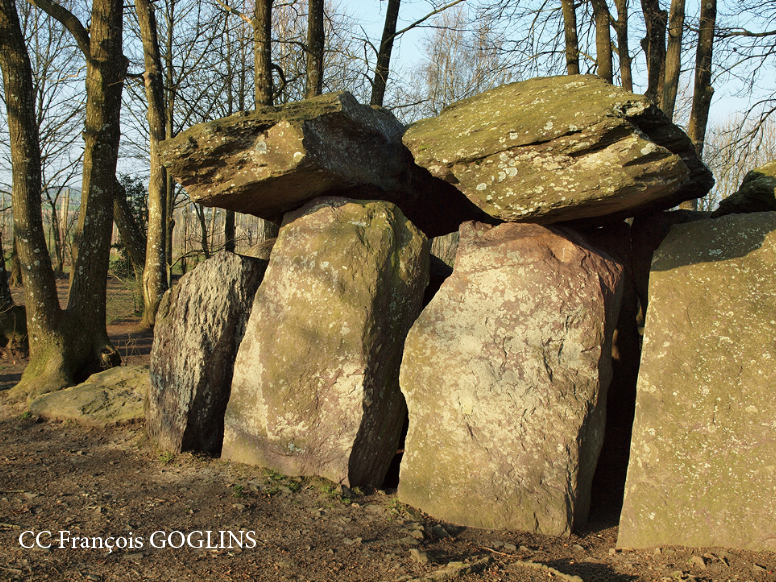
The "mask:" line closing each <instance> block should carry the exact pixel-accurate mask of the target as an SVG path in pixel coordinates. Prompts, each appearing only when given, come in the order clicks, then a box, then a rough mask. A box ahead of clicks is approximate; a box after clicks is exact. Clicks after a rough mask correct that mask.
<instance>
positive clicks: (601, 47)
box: [590, 0, 614, 83]
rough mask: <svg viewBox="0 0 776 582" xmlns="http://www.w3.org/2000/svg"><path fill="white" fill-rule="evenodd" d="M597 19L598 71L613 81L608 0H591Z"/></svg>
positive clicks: (596, 54)
mask: <svg viewBox="0 0 776 582" xmlns="http://www.w3.org/2000/svg"><path fill="white" fill-rule="evenodd" d="M590 2H591V4H592V5H593V18H594V19H595V56H596V64H597V65H598V67H597V70H596V72H597V73H598V76H599V77H601V78H602V79H603V80H604V81H606V82H608V83H612V80H613V75H614V73H613V71H612V36H611V33H610V30H609V23H610V20H611V17H610V15H609V7H608V6H607V5H606V0H590Z"/></svg>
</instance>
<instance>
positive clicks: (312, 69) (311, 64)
mask: <svg viewBox="0 0 776 582" xmlns="http://www.w3.org/2000/svg"><path fill="white" fill-rule="evenodd" d="M323 2H324V0H308V17H307V18H308V20H307V47H306V52H307V81H306V85H305V87H306V88H305V97H307V98H308V99H309V98H310V97H315V96H316V95H320V94H321V93H323V50H324V45H325V42H326V37H325V29H324V27H323Z"/></svg>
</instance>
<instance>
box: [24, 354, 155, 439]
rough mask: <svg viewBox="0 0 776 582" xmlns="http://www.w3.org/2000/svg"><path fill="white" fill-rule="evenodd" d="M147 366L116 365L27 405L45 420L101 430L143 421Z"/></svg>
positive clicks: (146, 393) (146, 389)
mask: <svg viewBox="0 0 776 582" xmlns="http://www.w3.org/2000/svg"><path fill="white" fill-rule="evenodd" d="M148 386H149V378H148V367H146V366H118V367H116V368H110V369H109V370H105V371H104V372H100V373H99V374H93V375H92V376H89V378H88V379H87V380H86V382H83V383H82V384H78V385H77V386H73V387H72V388H66V389H64V390H58V391H56V392H50V393H48V394H44V395H43V396H39V397H38V398H36V399H34V400H33V401H32V402H30V412H31V413H32V414H34V415H35V416H40V417H41V418H44V419H46V420H73V421H75V422H78V423H81V424H85V425H88V426H96V427H100V428H104V427H107V426H114V425H119V424H129V423H133V422H138V421H142V420H143V401H144V400H145V398H146V397H147V395H148Z"/></svg>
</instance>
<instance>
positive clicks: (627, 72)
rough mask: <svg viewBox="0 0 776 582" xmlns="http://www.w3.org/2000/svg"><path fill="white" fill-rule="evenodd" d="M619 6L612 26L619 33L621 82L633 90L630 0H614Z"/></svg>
mask: <svg viewBox="0 0 776 582" xmlns="http://www.w3.org/2000/svg"><path fill="white" fill-rule="evenodd" d="M614 5H615V6H616V7H617V20H613V21H612V27H613V28H614V31H615V33H616V34H617V58H618V59H619V61H620V82H621V83H622V87H623V89H625V90H626V91H631V92H632V91H633V72H632V69H631V56H630V48H629V41H628V0H614Z"/></svg>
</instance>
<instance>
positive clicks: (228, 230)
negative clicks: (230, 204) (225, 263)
mask: <svg viewBox="0 0 776 582" xmlns="http://www.w3.org/2000/svg"><path fill="white" fill-rule="evenodd" d="M234 247H235V228H234V210H227V211H226V215H225V218H224V248H225V249H226V250H227V251H229V252H230V253H233V252H234Z"/></svg>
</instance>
